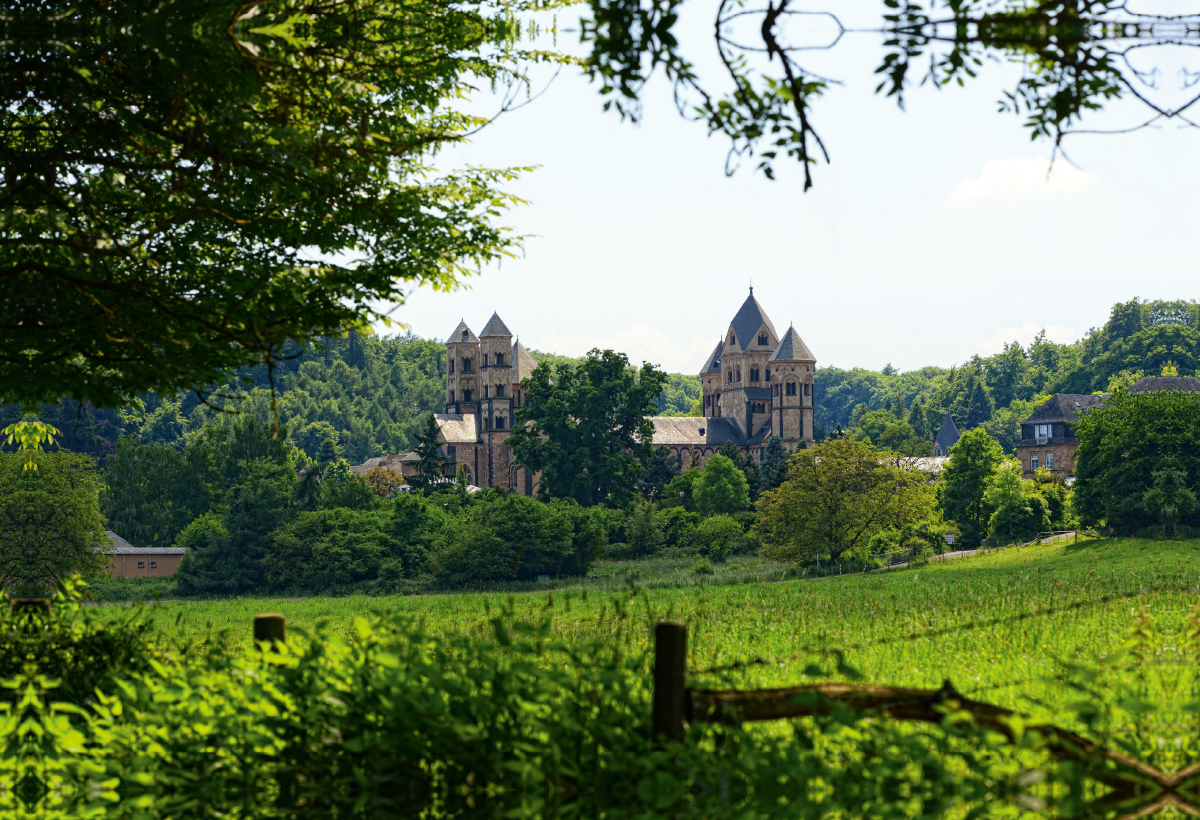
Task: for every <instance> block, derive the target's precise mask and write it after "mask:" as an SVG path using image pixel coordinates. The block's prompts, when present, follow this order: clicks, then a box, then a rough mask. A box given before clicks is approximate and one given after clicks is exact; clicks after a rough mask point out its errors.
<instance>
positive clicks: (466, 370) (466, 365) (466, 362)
mask: <svg viewBox="0 0 1200 820" xmlns="http://www.w3.org/2000/svg"><path fill="white" fill-rule="evenodd" d="M462 370H463V372H464V373H470V372H471V360H470V359H463V365H462Z"/></svg>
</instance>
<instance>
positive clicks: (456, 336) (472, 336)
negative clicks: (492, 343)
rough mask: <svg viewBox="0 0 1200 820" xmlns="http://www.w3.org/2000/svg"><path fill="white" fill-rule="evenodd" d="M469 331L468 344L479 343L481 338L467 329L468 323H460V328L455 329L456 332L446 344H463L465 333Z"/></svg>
mask: <svg viewBox="0 0 1200 820" xmlns="http://www.w3.org/2000/svg"><path fill="white" fill-rule="evenodd" d="M464 330H465V331H467V341H468V342H478V341H479V337H478V336H476V335H475V334H474V333H472V332H471V328H469V327H467V323H466V322H459V323H458V327H456V328H454V332H453V333H451V334H450V338H449V339H447V340H446V344H450V343H451V342H461V341H462V340H463V337H462V335H463V331H464Z"/></svg>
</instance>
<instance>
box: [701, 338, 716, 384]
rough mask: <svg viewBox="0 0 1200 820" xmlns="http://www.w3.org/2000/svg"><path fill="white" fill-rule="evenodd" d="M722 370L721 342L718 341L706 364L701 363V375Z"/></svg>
mask: <svg viewBox="0 0 1200 820" xmlns="http://www.w3.org/2000/svg"><path fill="white" fill-rule="evenodd" d="M720 372H721V342H720V340H718V341H717V346H716V347H715V348H713V352H712V355H711V356H709V357H708V358H707V359H706V360H705V361H704V364H702V365H700V375H701V376H703V375H704V374H705V373H720Z"/></svg>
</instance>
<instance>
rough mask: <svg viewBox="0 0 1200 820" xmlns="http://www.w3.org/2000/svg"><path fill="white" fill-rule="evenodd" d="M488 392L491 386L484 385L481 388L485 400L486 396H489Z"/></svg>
mask: <svg viewBox="0 0 1200 820" xmlns="http://www.w3.org/2000/svg"><path fill="white" fill-rule="evenodd" d="M490 390H491V386H490V385H486V384H485V385H484V386H483V397H484V398H485V399H486V398H487V397H488V395H489V391H490Z"/></svg>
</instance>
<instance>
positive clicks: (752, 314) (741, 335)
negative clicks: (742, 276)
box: [730, 288, 779, 350]
mask: <svg viewBox="0 0 1200 820" xmlns="http://www.w3.org/2000/svg"><path fill="white" fill-rule="evenodd" d="M762 325H766V326H767V329H768V330H770V331H771V336H773V337H774V338H776V339H778V338H779V334H778V333H776V332H775V325H773V324H771V320H770V319H769V318H767V314H766V312H765V311H764V310H763V309H762V305H760V304H759V303H758V300H757V299H755V298H754V288H750V295H749V296H747V297H746V301H745V302H743V303H742V306H741V307H740V308H739V309H738V312H737V315H736V316H734V317H733V321H732V322H730V326H731V327H732V328H733V332H734V334H736V335H737V340H738V344H739V345H740V346H741V348H742V350H745V349H746V348H747V347H749V346H750V343H751V342H752V341H754V334H756V333H758V329H759V327H761V326H762Z"/></svg>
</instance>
